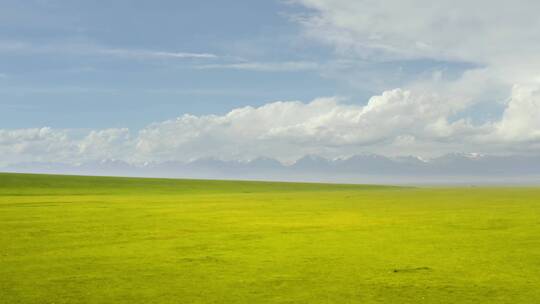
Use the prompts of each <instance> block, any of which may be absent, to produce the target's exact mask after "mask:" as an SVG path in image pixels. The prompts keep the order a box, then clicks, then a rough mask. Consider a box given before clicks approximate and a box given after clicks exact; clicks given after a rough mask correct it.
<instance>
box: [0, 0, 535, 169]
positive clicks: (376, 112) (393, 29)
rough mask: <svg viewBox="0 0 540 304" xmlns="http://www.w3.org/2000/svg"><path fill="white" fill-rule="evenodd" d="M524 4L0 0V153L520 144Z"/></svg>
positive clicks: (271, 151)
mask: <svg viewBox="0 0 540 304" xmlns="http://www.w3.org/2000/svg"><path fill="white" fill-rule="evenodd" d="M487 7H489V10H487V9H486V8H487ZM539 9H540V4H538V3H537V2H535V1H532V0H517V1H516V2H515V3H493V2H492V1H488V0H478V1H475V2H474V3H470V1H465V0H457V1H454V2H452V3H446V2H436V3H432V2H431V1H427V0H407V1H393V0H387V1H377V2H374V1H370V0H287V1H285V0H275V1H272V0H268V1H252V0H251V1H247V0H239V1H217V0H213V1H172V0H171V1H169V0H160V1H120V0H116V1H76V0H75V1H67V0H28V1H14V0H2V1H0V154H1V155H2V157H1V158H0V164H5V163H13V162H21V161H51V162H52V161H60V162H83V161H87V160H99V159H110V158H114V159H122V160H125V161H129V162H145V161H166V160H191V159H196V158H201V157H213V158H220V159H253V158H256V157H261V156H262V157H273V158H277V159H279V160H282V161H291V160H294V159H297V158H300V157H302V156H303V155H306V154H317V155H323V156H326V157H330V158H335V157H347V156H350V155H354V154H358V153H379V154H384V155H389V156H392V155H402V154H406V155H408V154H412V155H418V156H422V157H433V156H437V155H442V154H445V153H452V152H460V153H461V152H463V153H486V154H535V153H538V152H539V151H540V150H539V149H540V75H539V73H538V71H539V70H540V60H539V57H538V54H539V53H540V42H537V41H538V39H531V37H538V36H540V21H539V20H538V18H537V16H536V13H535V12H536V11H538V10H539ZM493 24H497V27H494V26H493ZM475 155H476V154H475Z"/></svg>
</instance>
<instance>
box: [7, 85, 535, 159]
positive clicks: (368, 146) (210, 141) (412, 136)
mask: <svg viewBox="0 0 540 304" xmlns="http://www.w3.org/2000/svg"><path fill="white" fill-rule="evenodd" d="M469 106H470V105H469V104H467V103H462V102H459V101H455V100H449V99H448V98H446V97H443V96H438V95H436V94H426V93H425V92H416V91H411V90H404V89H394V90H389V91H385V92H383V93H382V94H381V95H378V96H373V97H372V98H370V99H369V101H368V102H367V103H366V104H365V105H362V106H360V105H352V104H349V103H347V102H346V101H344V100H340V99H339V98H319V99H315V100H313V101H311V102H309V103H303V102H300V101H278V102H273V103H268V104H266V105H263V106H260V107H250V106H248V107H242V108H237V109H234V110H232V111H230V112H228V113H226V114H224V115H201V116H195V115H189V114H186V115H183V116H180V117H178V118H176V119H173V120H167V121H162V122H156V123H153V124H150V125H148V126H147V127H145V128H143V129H141V130H138V131H135V130H129V129H127V128H121V129H103V130H91V131H80V130H60V129H51V128H47V127H45V128H36V129H16V130H2V129H0V154H1V155H2V158H1V162H2V163H4V164H6V163H15V162H27V161H61V162H70V163H76V162H83V161H88V160H101V159H119V160H124V161H128V162H138V163H142V162H151V161H169V160H180V161H187V160H193V159H198V158H207V157H208V158H217V159H224V160H233V159H234V160H249V159H254V158H257V157H271V158H275V159H278V160H280V161H282V162H291V161H293V160H295V159H298V158H300V157H302V156H304V155H310V154H316V155H321V156H325V157H328V158H337V157H346V156H349V155H354V154H358V153H378V154H382V155H387V156H395V155H405V154H412V155H418V156H422V157H433V156H438V155H442V154H445V153H449V152H467V153H472V152H475V153H489V154H534V153H538V152H540V90H538V89H537V88H535V87H522V86H515V87H514V88H513V91H512V95H511V97H510V99H509V101H508V104H507V105H506V108H505V110H504V112H503V114H502V116H501V117H500V118H499V119H497V120H494V121H488V122H485V123H481V124H475V123H473V122H472V120H471V119H470V118H468V117H466V116H465V117H463V115H462V114H463V113H467V110H468V107H469Z"/></svg>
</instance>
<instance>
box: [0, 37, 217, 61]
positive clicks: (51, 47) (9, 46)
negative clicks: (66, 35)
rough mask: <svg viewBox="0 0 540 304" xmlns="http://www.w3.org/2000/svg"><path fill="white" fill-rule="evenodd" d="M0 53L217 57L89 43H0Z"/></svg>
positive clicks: (182, 57) (183, 57)
mask: <svg viewBox="0 0 540 304" xmlns="http://www.w3.org/2000/svg"><path fill="white" fill-rule="evenodd" d="M0 52H3V53H15V54H21V53H29V54H49V55H54V54H58V55H61V54H69V55H80V56H114V57H118V58H128V59H130V58H131V59H216V58H219V56H218V55H216V54H212V53H206V52H201V53H197V52H176V51H164V50H154V49H130V48H113V47H106V46H102V45H98V44H90V43H69V42H66V43H53V44H36V43H29V42H22V41H0Z"/></svg>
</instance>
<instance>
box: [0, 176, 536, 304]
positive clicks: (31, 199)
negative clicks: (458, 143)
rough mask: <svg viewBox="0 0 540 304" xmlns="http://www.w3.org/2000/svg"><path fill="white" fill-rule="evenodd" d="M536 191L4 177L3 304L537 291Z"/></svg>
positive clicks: (455, 299)
mask: <svg viewBox="0 0 540 304" xmlns="http://www.w3.org/2000/svg"><path fill="white" fill-rule="evenodd" d="M539 286H540V188H399V187H382V186H357V185H322V184H294V183H259V182H233V181H196V180H167V179H128V178H100V177H72V176H47V175H22V174H0V303H253V304H254V303H340V304H345V303H540V289H539Z"/></svg>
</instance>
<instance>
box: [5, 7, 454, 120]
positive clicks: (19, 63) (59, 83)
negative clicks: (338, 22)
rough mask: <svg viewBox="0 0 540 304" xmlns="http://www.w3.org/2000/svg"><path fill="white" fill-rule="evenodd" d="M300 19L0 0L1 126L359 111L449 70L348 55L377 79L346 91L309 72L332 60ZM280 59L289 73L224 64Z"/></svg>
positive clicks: (226, 10) (278, 12)
mask: <svg viewBox="0 0 540 304" xmlns="http://www.w3.org/2000/svg"><path fill="white" fill-rule="evenodd" d="M307 12H308V9H307V8H306V7H303V6H301V5H299V4H291V3H285V2H283V1H247V0H240V1H233V2H229V1H217V0H213V1H60V0H49V1H37V0H36V1H24V2H21V1H1V2H0V16H1V18H0V37H1V40H0V41H1V44H0V55H1V56H0V73H1V74H2V75H3V76H2V77H1V78H0V103H1V105H2V107H3V109H2V111H1V112H0V121H1V122H2V127H4V128H28V127H42V126H50V127H55V128H104V127H130V128H141V127H144V126H145V125H146V124H148V123H151V122H155V121H161V120H164V119H170V118H174V117H176V116H178V115H181V114H183V113H192V114H210V113H212V114H215V113H224V112H226V111H229V110H231V109H233V108H236V107H239V106H245V105H255V106H257V105H262V104H264V103H267V102H271V101H277V100H302V101H309V100H311V99H314V98H316V97H320V96H336V95H339V96H347V97H351V98H352V99H353V100H354V101H353V102H357V103H363V102H366V101H367V98H368V97H370V96H371V95H373V94H375V93H379V90H382V89H385V88H386V87H387V86H389V85H391V84H392V85H399V84H401V83H402V82H403V81H405V80H406V79H408V78H409V77H410V76H408V75H409V74H413V75H414V74H417V73H422V72H424V71H426V70H428V71H429V70H430V69H435V68H444V69H447V70H448V69H453V70H455V71H460V69H461V66H460V64H458V63H447V62H442V61H431V60H425V59H424V60H417V61H405V62H392V61H390V62H376V63H374V62H369V61H366V60H360V59H358V58H355V59H354V61H355V64H358V65H361V67H359V68H357V69H355V70H354V73H355V74H357V76H356V77H357V78H358V82H360V80H359V79H361V78H362V77H363V78H366V79H367V80H370V81H376V82H378V83H377V87H373V88H372V87H369V85H358V84H351V83H349V82H347V81H343V80H342V79H341V78H340V77H339V76H336V75H332V72H328V71H326V73H324V72H323V71H321V70H320V68H317V67H314V66H315V65H327V64H329V62H332V61H334V60H337V58H336V56H334V54H333V51H332V49H331V48H329V47H326V46H323V45H320V44H317V43H316V42H314V41H312V40H309V39H306V38H305V37H303V36H302V35H301V31H302V29H301V27H300V25H299V24H298V23H296V22H294V21H293V20H294V18H295V16H298V15H302V14H306V13H307ZM107 51H111V52H107ZM112 51H117V53H113V52H112ZM129 52H133V53H137V52H139V53H144V52H147V53H150V52H163V53H196V54H212V55H215V57H211V58H174V57H166V56H144V55H142V54H139V55H135V54H131V55H130V54H129ZM291 62H296V63H300V64H299V67H297V68H295V67H290V68H286V69H284V70H279V68H276V69H277V70H275V69H272V68H268V69H264V68H262V67H261V68H259V69H257V68H252V69H248V68H243V69H242V68H240V67H237V68H232V67H230V66H229V67H228V68H226V67H225V66H224V65H227V64H229V65H231V64H242V63H243V64H246V63H258V64H261V65H265V64H266V65H272V64H274V65H279V64H286V63H291ZM220 65H221V68H220ZM302 65H304V66H305V67H302ZM310 65H312V66H313V67H311V68H310ZM204 67H206V68H204ZM209 67H213V68H209ZM349 72H350V71H342V70H338V71H334V72H333V73H334V74H340V73H347V74H349Z"/></svg>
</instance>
